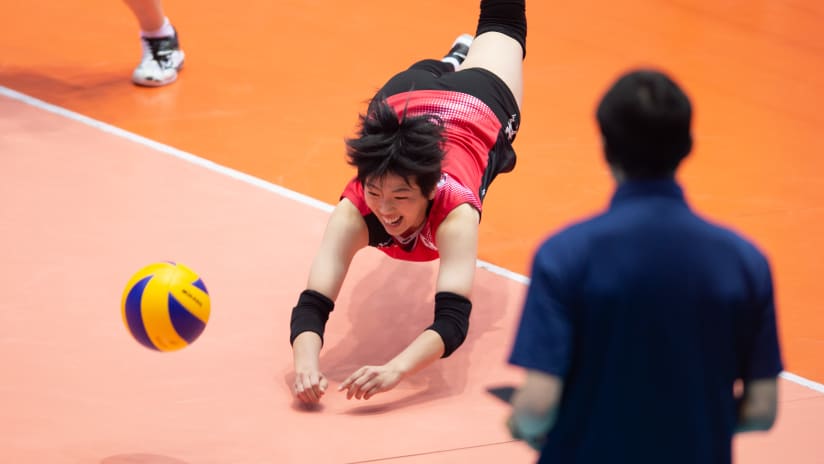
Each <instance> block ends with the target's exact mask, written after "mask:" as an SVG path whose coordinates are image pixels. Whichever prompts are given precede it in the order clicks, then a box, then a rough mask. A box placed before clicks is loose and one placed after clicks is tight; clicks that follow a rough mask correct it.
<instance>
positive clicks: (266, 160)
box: [0, 0, 824, 464]
mask: <svg viewBox="0 0 824 464" xmlns="http://www.w3.org/2000/svg"><path fill="white" fill-rule="evenodd" d="M0 2H2V11H3V12H4V13H3V14H2V15H0V27H2V29H3V31H4V32H5V33H4V34H3V36H2V37H0V51H2V53H0V236H2V237H3V243H4V247H3V251H2V258H3V262H4V264H5V270H4V271H3V274H2V276H3V281H4V285H3V292H2V294H1V295H0V346H2V349H0V363H2V364H3V365H4V366H5V367H6V375H5V376H4V379H3V381H2V382H0V411H2V417H3V420H2V421H0V462H9V463H95V464H96V463H102V464H126V463H144V464H196V463H197V464H201V463H204V464H205V463H270V462H271V463H275V462H307V463H310V462H311V463H326V462H329V463H355V462H399V463H403V462H422V463H435V462H444V463H445V462H450V463H454V462H480V463H484V462H490V463H491V462H501V461H503V460H507V461H508V462H531V460H533V459H534V454H533V453H532V452H531V451H530V450H529V449H528V448H526V447H525V446H523V445H522V444H521V443H518V442H514V441H512V440H511V439H510V438H509V436H508V435H507V434H506V431H505V429H504V428H503V420H504V419H505V417H506V409H505V408H504V407H503V406H502V405H500V404H497V403H496V402H495V401H494V400H493V399H490V398H489V397H488V395H486V394H485V393H484V391H483V389H484V387H486V386H488V385H491V384H496V383H505V382H513V381H516V380H517V379H518V378H519V373H518V372H516V371H514V370H512V369H511V368H508V367H507V366H506V364H505V358H506V354H507V352H506V351H507V348H508V343H509V340H510V339H511V336H512V335H513V333H514V332H513V331H514V326H515V320H516V318H517V315H518V311H519V303H520V302H521V298H522V295H523V291H524V282H525V280H526V277H525V276H526V275H527V273H528V268H529V262H530V258H531V253H532V251H533V250H534V248H535V246H537V244H538V243H539V242H540V241H541V240H542V239H543V238H544V237H545V236H547V235H548V234H549V233H551V232H552V231H553V230H556V229H557V228H559V227H562V226H563V225H565V224H567V223H569V222H571V221H574V220H577V219H580V218H582V217H585V216H586V215H589V214H592V213H594V212H597V211H599V210H601V209H602V208H604V207H605V206H606V204H607V202H608V200H609V195H610V193H611V190H612V188H613V185H612V183H611V180H610V177H609V174H608V171H607V169H606V167H605V165H604V164H603V162H602V160H601V154H600V151H599V150H600V147H599V140H598V134H597V130H596V127H595V124H594V118H593V113H594V107H595V104H596V102H597V100H598V98H599V97H600V95H601V92H603V90H604V89H605V88H606V86H607V85H608V84H609V83H610V82H611V81H612V79H614V77H615V76H616V75H617V74H618V73H620V72H622V71H624V70H625V69H627V68H629V67H635V66H654V67H658V68H663V69H665V70H667V71H669V72H671V74H673V75H674V76H675V78H676V79H677V80H678V81H679V82H680V83H681V84H682V85H683V86H684V87H685V89H686V90H687V92H688V93H689V94H690V96H691V97H692V99H693V103H694V105H695V139H696V144H695V150H694V152H693V154H692V155H691V156H690V158H689V159H688V160H687V162H686V163H685V165H684V167H683V169H682V171H681V174H680V176H679V180H680V182H681V183H682V184H683V185H684V187H685V189H686V194H687V197H688V200H689V201H690V203H691V204H692V205H693V207H695V208H696V209H697V210H699V211H701V212H703V213H704V215H705V216H707V217H709V218H711V219H713V220H716V221H718V222H721V223H724V224H726V225H729V226H731V227H733V228H735V229H736V230H738V231H740V232H741V233H743V234H744V235H746V236H748V237H750V238H751V239H753V240H754V241H755V242H756V243H758V245H759V246H760V247H761V248H762V250H764V252H765V253H766V254H767V255H768V256H769V258H770V261H771V263H772V266H773V272H774V277H775V282H776V300H777V306H778V308H777V311H778V317H779V325H780V335H781V342H782V349H783V355H784V360H785V366H786V369H787V372H786V373H785V374H784V379H783V380H782V385H781V386H782V389H781V409H780V413H779V420H778V423H777V424H776V427H775V428H774V429H773V430H772V431H770V432H769V433H766V434H754V435H749V436H743V437H738V438H736V442H735V451H736V455H737V456H738V458H739V460H738V462H744V463H759V464H760V463H773V462H778V461H779V460H782V461H786V462H792V463H810V464H813V463H821V462H824V444H822V443H821V440H820V430H821V429H822V426H824V422H823V421H822V419H821V418H823V417H824V387H822V384H824V363H822V361H821V360H822V359H824V316H822V313H821V311H820V310H819V309H820V303H819V301H818V300H819V298H818V295H817V291H816V288H817V284H818V282H817V279H816V278H817V276H819V275H821V274H822V272H824V256H822V251H821V249H822V246H823V245H824V182H822V179H823V178H824V177H822V168H824V161H822V158H821V156H820V153H822V152H824V142H822V139H821V137H820V136H819V135H818V132H819V130H820V128H821V127H824V116H823V115H822V113H821V112H820V111H819V108H820V106H821V102H822V101H824V98H823V97H824V92H822V90H821V89H822V88H824V61H822V60H821V59H820V57H821V56H822V54H824V29H822V28H821V27H820V24H822V21H824V4H822V3H821V2H818V1H816V0H792V1H757V0H755V1H752V0H751V1H743V0H738V1H730V2H714V3H712V2H705V1H702V0H676V1H663V0H629V1H627V2H621V3H618V2H607V1H604V0H594V1H593V2H577V3H575V2H546V1H544V2H539V1H529V2H528V4H527V14H528V18H529V35H528V45H527V50H528V52H527V57H526V60H525V68H524V69H525V71H524V72H525V87H526V96H525V101H524V106H523V123H522V125H521V129H520V133H519V134H518V138H517V140H516V142H515V148H516V150H517V152H518V154H519V160H518V166H517V168H516V170H515V171H514V172H512V173H510V174H506V175H503V176H500V177H499V178H498V179H496V181H495V183H494V185H493V187H492V188H491V190H490V194H489V196H488V197H487V199H486V201H485V204H484V210H485V214H484V221H483V223H482V227H481V239H480V258H481V260H482V261H483V263H482V264H483V266H482V267H483V268H482V269H481V270H480V271H479V275H478V284H477V290H476V292H477V294H478V296H477V298H476V300H477V301H478V302H479V303H478V304H477V305H476V309H475V310H474V311H473V334H472V335H471V336H470V338H469V340H468V341H467V345H466V346H465V347H464V348H462V350H461V352H460V353H456V356H455V357H453V358H450V359H448V360H445V361H444V362H442V363H439V364H438V365H437V366H434V367H431V368H429V369H427V370H425V371H423V372H421V373H420V374H419V375H418V376H417V377H416V378H415V379H413V380H412V381H410V382H409V383H408V384H406V385H404V386H403V387H399V388H398V389H397V390H396V391H393V392H390V393H388V394H386V395H383V396H379V397H376V398H375V399H374V400H372V401H370V402H349V401H346V400H345V399H342V398H340V395H335V394H330V395H327V398H326V399H325V400H324V401H325V404H324V407H323V408H322V409H320V410H318V411H314V412H312V413H306V412H303V411H299V410H297V409H294V408H293V406H292V403H291V401H290V399H291V397H290V394H289V391H288V384H289V383H288V380H289V376H290V375H291V374H290V372H289V368H290V367H291V352H290V350H289V347H288V339H287V336H288V335H287V334H288V325H287V323H286V319H285V318H284V315H285V314H287V313H288V311H289V309H290V308H291V305H292V304H293V303H294V301H293V300H294V298H295V296H296V294H297V292H298V291H299V289H300V288H301V286H302V285H303V282H304V278H305V275H306V272H307V270H308V265H309V260H310V259H311V253H312V251H313V248H314V245H316V243H317V241H318V240H319V237H320V233H321V231H322V229H323V225H324V223H325V217H326V215H327V214H328V211H329V205H331V204H333V203H334V202H335V201H336V199H337V198H338V195H339V193H340V190H341V188H342V186H343V184H344V183H345V182H346V181H347V180H348V179H349V177H350V176H351V175H352V174H353V172H352V170H351V168H350V167H348V166H347V165H346V164H345V161H344V156H343V155H344V152H343V142H342V141H343V138H344V137H346V136H348V135H350V134H351V133H352V131H353V129H354V127H355V124H356V122H357V114H358V112H359V111H361V110H363V108H364V103H365V101H366V100H367V99H368V98H369V97H370V96H371V94H372V92H373V91H374V90H375V89H376V88H377V87H378V86H380V85H381V84H382V82H383V81H384V80H385V79H386V78H388V77H389V76H390V75H391V74H392V73H394V72H396V71H399V70H401V69H403V68H404V67H406V66H408V65H409V64H411V63H412V62H414V61H416V60H418V59H420V58H426V57H437V56H440V55H441V54H442V53H443V52H445V51H446V48H447V47H448V45H449V44H450V43H451V41H452V39H454V37H455V36H456V35H457V34H459V33H462V32H472V31H474V27H475V21H476V19H477V11H478V1H477V0H454V1H450V2H436V1H432V0H417V1H414V2H412V1H408V2H379V1H374V0H362V1H359V2H354V1H349V0H344V1H338V2H320V1H315V0H294V1H286V2H265V1H260V0H250V1H248V2H245V3H244V4H243V5H242V7H239V5H237V4H231V3H221V2H212V1H194V0H169V1H167V2H166V4H165V5H164V6H165V8H166V11H167V14H168V16H169V17H170V19H171V20H172V21H173V23H174V24H175V26H176V27H177V29H178V32H179V33H180V38H181V44H182V46H183V48H184V50H185V51H186V56H187V58H186V61H187V62H186V68H185V69H184V71H183V72H182V74H181V78H180V80H179V81H178V82H177V83H175V84H173V85H171V86H169V87H164V88H159V89H145V88H138V87H135V86H133V85H132V84H131V82H130V80H129V78H130V74H131V70H132V68H133V67H134V65H135V64H136V63H137V61H138V58H139V53H140V49H139V42H138V40H137V25H136V22H135V20H134V18H133V17H132V16H131V15H130V13H129V12H128V10H127V9H126V7H125V5H124V4H122V2H120V1H117V0H108V1H102V0H87V1H85V2H83V3H82V7H81V6H80V4H78V3H76V2H48V4H43V3H37V2H12V1H10V0H0ZM296 225H299V226H296ZM163 259H176V260H179V261H180V262H183V263H186V264H188V265H190V266H191V267H193V268H195V269H196V270H198V271H199V272H200V273H201V274H202V275H203V276H204V279H205V280H206V283H207V285H209V286H210V290H211V291H212V293H213V296H212V304H213V319H212V320H211V321H210V323H209V326H208V327H207V329H206V331H205V332H204V335H203V337H202V338H201V339H200V340H198V342H197V343H195V344H194V345H193V346H191V347H189V348H187V349H185V350H183V351H181V352H178V353H172V354H158V353H153V352H149V351H148V350H145V349H143V348H142V347H140V346H138V345H137V344H136V343H135V342H134V341H133V340H131V339H130V338H129V337H128V334H127V333H126V332H125V329H124V328H123V327H122V322H121V321H120V312H119V302H120V293H121V292H122V290H123V285H124V284H125V282H126V280H128V277H129V276H130V275H131V273H133V272H134V271H136V270H137V269H138V268H140V267H142V266H143V265H145V264H147V263H148V262H152V261H156V260H163ZM378 266H380V267H381V271H380V272H379V271H378V270H377V267H378ZM398 266H399V265H398V264H396V263H392V262H390V261H388V260H386V259H384V258H383V257H382V256H378V255H377V254H376V253H371V252H369V251H365V252H363V253H361V254H359V255H358V257H357V259H356V262H355V263H354V265H353V269H352V271H351V272H352V275H351V276H350V278H348V279H347V283H346V284H345V286H344V290H343V293H342V295H341V299H340V304H339V306H338V307H339V308H340V309H336V312H335V317H333V318H332V319H330V329H329V332H330V335H329V337H330V338H329V340H328V341H327V348H325V350H324V353H325V354H324V356H323V359H322V363H323V364H324V365H326V366H329V372H327V373H328V375H329V376H330V378H331V380H332V383H333V385H334V384H335V383H336V382H340V381H342V380H343V378H345V376H346V375H348V373H349V371H350V370H351V369H352V368H353V367H356V366H357V365H359V363H363V362H367V360H369V359H373V358H374V357H375V356H380V355H381V354H382V353H384V352H386V353H389V352H392V351H394V350H396V349H397V348H398V347H399V345H398V344H399V343H402V341H403V340H404V339H406V338H408V337H410V336H412V335H413V333H412V331H413V329H414V328H415V327H417V326H419V325H422V324H423V323H424V321H425V320H426V319H427V317H428V314H429V312H428V310H427V309H426V308H425V307H424V306H423V304H421V305H420V306H421V307H420V308H418V309H419V310H418V311H415V310H414V309H415V308H410V309H411V310H410V311H409V312H408V314H407V313H406V312H404V315H403V316H402V317H398V316H395V318H392V319H389V318H388V317H387V316H382V317H380V316H378V317H376V316H375V315H376V314H384V313H382V312H377V311H374V309H375V308H374V303H369V302H368V301H359V300H358V297H359V296H361V295H363V294H365V293H371V294H373V295H374V296H376V297H377V298H378V299H379V300H381V301H393V302H398V301H399V300H401V301H423V302H425V301H427V296H426V295H428V294H430V293H431V291H432V289H431V288H426V287H425V286H423V287H421V285H420V282H421V281H423V282H432V285H434V280H433V272H434V270H433V268H432V267H431V265H429V264H421V265H412V267H411V270H408V268H407V267H398ZM387 267H388V269H389V270H388V272H387V271H386V269H387ZM393 271H395V272H393ZM389 281H391V285H384V284H385V283H387V282H389ZM401 295H402V298H401V297H400V296H401ZM370 304H371V305H372V306H370ZM395 304H400V303H395ZM407 304H409V303H407ZM413 306H414V305H413ZM370 309H372V311H370ZM382 324H384V325H385V324H392V325H393V327H400V328H402V329H403V328H409V330H408V331H409V333H400V334H397V333H394V334H393V336H392V337H390V336H388V335H387V336H383V335H376V331H375V330H373V329H375V328H376V327H380V326H381V325H382ZM404 337H406V338H404Z"/></svg>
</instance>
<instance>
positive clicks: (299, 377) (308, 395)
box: [293, 369, 329, 404]
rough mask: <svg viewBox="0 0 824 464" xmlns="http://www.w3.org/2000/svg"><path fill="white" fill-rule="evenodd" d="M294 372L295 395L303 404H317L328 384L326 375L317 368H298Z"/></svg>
mask: <svg viewBox="0 0 824 464" xmlns="http://www.w3.org/2000/svg"><path fill="white" fill-rule="evenodd" d="M295 374H296V375H295V385H294V386H293V392H294V394H295V396H296V397H297V398H298V399H299V400H300V401H301V402H303V403H305V404H317V403H318V402H319V401H320V399H321V398H322V397H323V394H324V393H326V388H327V387H328V386H329V381H328V380H326V376H325V375H323V373H322V372H320V371H319V370H317V369H300V370H297V371H296V373H295Z"/></svg>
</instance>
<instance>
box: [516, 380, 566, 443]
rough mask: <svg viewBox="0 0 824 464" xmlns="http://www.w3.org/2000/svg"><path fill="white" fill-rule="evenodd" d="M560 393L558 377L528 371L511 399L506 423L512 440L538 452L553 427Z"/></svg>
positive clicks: (561, 386) (560, 385) (561, 387)
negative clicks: (524, 443) (509, 415)
mask: <svg viewBox="0 0 824 464" xmlns="http://www.w3.org/2000/svg"><path fill="white" fill-rule="evenodd" d="M562 389H563V382H562V380H561V379H560V378H559V377H557V376H554V375H550V374H547V373H544V372H540V371H536V370H528V371H527V375H526V379H525V380H524V383H523V385H521V387H520V388H518V390H516V391H515V394H514V395H513V397H512V416H511V417H510V419H509V421H508V423H507V424H508V426H509V431H510V433H511V434H512V437H513V438H517V439H520V440H524V441H525V442H527V443H528V444H529V446H531V447H533V448H535V449H540V448H541V446H542V445H543V442H544V438H545V437H546V434H547V433H548V432H549V430H550V429H551V428H552V425H553V424H554V423H555V416H556V413H557V410H558V403H559V402H560V400H561V391H562Z"/></svg>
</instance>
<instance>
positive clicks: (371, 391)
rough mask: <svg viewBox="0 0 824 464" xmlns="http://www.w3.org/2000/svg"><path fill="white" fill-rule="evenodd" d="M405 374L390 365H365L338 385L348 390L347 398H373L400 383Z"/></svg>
mask: <svg viewBox="0 0 824 464" xmlns="http://www.w3.org/2000/svg"><path fill="white" fill-rule="evenodd" d="M402 378H403V375H402V373H401V372H400V371H398V370H397V369H395V368H393V367H391V366H388V365H383V366H364V367H361V368H360V369H358V370H356V371H355V373H353V374H352V375H350V376H349V377H348V378H347V379H346V380H344V381H343V383H342V384H340V386H339V387H338V391H343V390H346V399H348V400H349V399H352V398H353V397H354V398H355V399H365V400H368V399H369V398H372V397H373V396H375V394H377V393H382V392H385V391H389V390H391V389H393V388H395V386H397V385H398V383H400V381H401V379H402Z"/></svg>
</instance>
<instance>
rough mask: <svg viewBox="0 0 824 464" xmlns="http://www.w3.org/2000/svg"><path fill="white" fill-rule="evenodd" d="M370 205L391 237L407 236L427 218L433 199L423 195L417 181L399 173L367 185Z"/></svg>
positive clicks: (364, 188) (367, 199) (366, 193)
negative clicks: (430, 202)
mask: <svg viewBox="0 0 824 464" xmlns="http://www.w3.org/2000/svg"><path fill="white" fill-rule="evenodd" d="M363 190H364V196H365V197H366V204H367V206H369V209H371V210H372V212H374V213H375V216H377V218H378V219H379V220H380V221H381V224H383V227H384V228H385V229H386V231H387V232H389V234H391V235H394V236H396V237H403V236H404V235H406V234H410V233H412V232H414V231H415V230H416V229H417V228H418V227H420V226H421V224H423V222H424V220H425V219H426V209H427V207H428V206H429V200H430V199H431V198H433V197H434V196H435V192H434V191H433V192H432V194H431V195H430V196H429V198H427V197H425V196H424V195H423V193H421V189H420V187H418V184H417V183H416V182H415V179H409V180H408V181H407V179H405V178H403V177H401V176H398V175H396V174H387V175H385V176H384V177H380V178H372V179H369V180H367V181H366V182H365V183H364V185H363Z"/></svg>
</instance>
